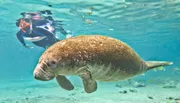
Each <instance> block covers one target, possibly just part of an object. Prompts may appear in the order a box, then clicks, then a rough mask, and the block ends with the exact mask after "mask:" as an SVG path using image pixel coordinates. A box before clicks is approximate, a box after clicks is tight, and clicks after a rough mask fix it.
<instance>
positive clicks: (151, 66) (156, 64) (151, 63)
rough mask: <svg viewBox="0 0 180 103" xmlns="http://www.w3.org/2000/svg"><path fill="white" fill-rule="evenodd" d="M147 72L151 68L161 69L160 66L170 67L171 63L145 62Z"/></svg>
mask: <svg viewBox="0 0 180 103" xmlns="http://www.w3.org/2000/svg"><path fill="white" fill-rule="evenodd" d="M145 63H146V65H147V70H150V69H152V68H156V67H161V66H168V65H172V64H173V62H168V61H146V62H145Z"/></svg>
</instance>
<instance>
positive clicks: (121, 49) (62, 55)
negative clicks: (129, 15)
mask: <svg viewBox="0 0 180 103" xmlns="http://www.w3.org/2000/svg"><path fill="white" fill-rule="evenodd" d="M47 52H48V53H49V52H53V53H52V55H51V56H56V57H58V58H59V59H60V60H61V62H63V63H66V64H67V65H74V64H76V65H77V64H79V65H82V64H84V65H86V64H87V63H88V64H93V63H96V64H104V65H105V66H108V65H109V64H111V65H112V66H113V68H114V70H116V69H120V70H121V71H123V72H125V74H126V73H128V74H137V73H139V72H141V71H142V70H140V69H143V68H142V67H143V65H142V64H143V63H144V62H143V60H142V59H141V58H140V57H139V56H138V55H137V54H136V53H135V51H134V50H133V49H132V48H131V47H129V46H128V45H127V44H125V43H123V42H122V41H120V40H117V39H114V38H111V37H106V36H101V35H88V36H77V37H73V38H69V39H66V40H62V41H59V42H57V43H56V44H54V45H53V46H51V47H50V48H49V49H48V50H47V51H46V52H45V54H46V53H47Z"/></svg>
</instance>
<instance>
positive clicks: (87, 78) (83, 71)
mask: <svg viewBox="0 0 180 103" xmlns="http://www.w3.org/2000/svg"><path fill="white" fill-rule="evenodd" d="M78 74H79V76H80V77H81V78H82V81H83V85H84V90H85V91H86V92H87V93H92V92H94V91H96V90H97V82H96V81H95V79H93V78H92V75H91V72H90V71H88V69H87V67H82V68H80V70H79V71H78Z"/></svg>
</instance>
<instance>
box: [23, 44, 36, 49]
mask: <svg viewBox="0 0 180 103" xmlns="http://www.w3.org/2000/svg"><path fill="white" fill-rule="evenodd" d="M24 47H26V48H28V49H32V48H34V47H32V46H29V45H27V44H26V45H24Z"/></svg>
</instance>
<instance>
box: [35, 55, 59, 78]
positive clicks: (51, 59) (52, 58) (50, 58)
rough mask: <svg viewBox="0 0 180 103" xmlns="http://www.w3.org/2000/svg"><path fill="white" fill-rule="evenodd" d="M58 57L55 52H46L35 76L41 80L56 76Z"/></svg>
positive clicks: (36, 69)
mask: <svg viewBox="0 0 180 103" xmlns="http://www.w3.org/2000/svg"><path fill="white" fill-rule="evenodd" d="M57 65H58V59H57V57H56V55H54V53H51V52H50V53H46V52H45V53H44V54H43V55H42V56H41V58H40V60H39V63H38V64H37V66H36V67H35V70H34V78H35V79H37V80H41V81H48V80H52V79H54V78H55V76H56V71H55V70H56V68H57Z"/></svg>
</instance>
